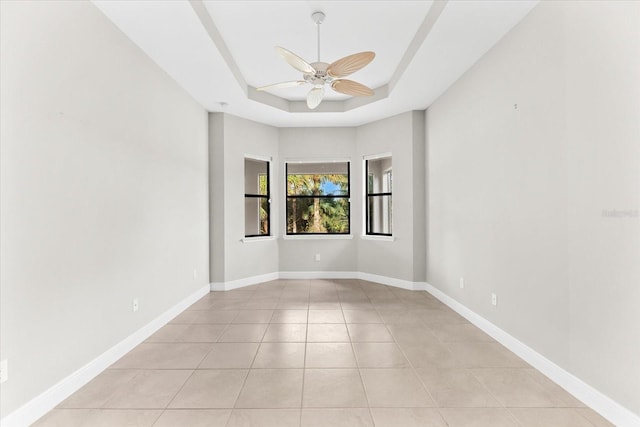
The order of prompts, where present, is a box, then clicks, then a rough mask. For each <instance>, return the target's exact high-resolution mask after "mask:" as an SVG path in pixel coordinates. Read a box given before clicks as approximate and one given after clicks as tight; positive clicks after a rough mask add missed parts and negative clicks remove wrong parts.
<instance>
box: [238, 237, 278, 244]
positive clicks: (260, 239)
mask: <svg viewBox="0 0 640 427" xmlns="http://www.w3.org/2000/svg"><path fill="white" fill-rule="evenodd" d="M270 240H276V238H275V236H256V237H243V238H242V239H240V241H241V242H242V243H254V242H266V241H270Z"/></svg>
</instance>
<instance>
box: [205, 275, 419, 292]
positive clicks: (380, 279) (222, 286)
mask: <svg viewBox="0 0 640 427" xmlns="http://www.w3.org/2000/svg"><path fill="white" fill-rule="evenodd" d="M276 279H299V280H313V279H360V280H367V281H369V282H375V283H380V284H382V285H388V286H394V287H396V288H401V289H408V290H412V291H423V290H425V289H426V286H427V284H426V283H425V282H411V281H408V280H403V279H396V278H394V277H387V276H379V275H377V274H370V273H363V272H360V271H281V272H279V273H269V274H263V275H260V276H253V277H247V278H245V279H239V280H233V281H230V282H214V283H211V290H212V291H229V290H232V289H238V288H242V287H244V286H250V285H255V284H257V283H263V282H268V281H270V280H276Z"/></svg>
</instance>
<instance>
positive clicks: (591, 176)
mask: <svg viewBox="0 0 640 427" xmlns="http://www.w3.org/2000/svg"><path fill="white" fill-rule="evenodd" d="M638 22H640V4H638V3H634V2H624V3H623V2H541V4H540V5H539V6H537V7H536V8H535V9H534V10H533V11H532V12H531V13H530V14H529V16H528V17H527V18H525V20H524V21H523V22H522V23H521V24H519V25H518V26H517V27H516V28H515V29H514V30H513V31H512V32H510V33H509V34H508V35H507V36H505V38H504V39H503V40H502V41H501V42H500V43H499V44H498V45H496V46H495V47H494V48H493V49H492V50H491V51H490V52H489V53H488V54H487V55H486V56H485V57H483V58H482V59H481V60H480V61H479V62H478V63H477V64H476V65H475V66H474V67H473V68H472V69H471V70H470V71H469V72H467V73H466V74H465V75H464V76H463V77H462V78H461V79H460V80H459V81H458V82H457V83H456V84H455V85H454V86H452V87H451V88H450V89H449V90H448V91H447V92H446V93H445V94H444V95H443V96H442V97H441V98H440V99H439V100H437V101H436V102H435V103H434V104H433V105H432V106H431V107H430V108H429V110H428V127H427V134H428V135H427V140H428V156H427V157H428V162H429V163H428V180H427V182H428V192H429V207H428V221H429V230H428V231H429V233H428V234H429V236H428V277H427V280H428V282H429V283H430V284H432V285H434V286H435V287H437V288H438V289H440V290H441V291H443V292H445V293H446V294H448V295H449V296H451V297H453V298H455V299H456V300H458V301H460V302H462V303H463V304H464V305H466V306H467V307H469V308H470V309H471V310H473V311H475V312H477V313H478V314H480V315H481V316H483V317H485V318H486V319H488V320H489V321H491V322H493V323H494V324H496V325H498V326H499V327H500V328H502V329H504V330H505V331H507V332H508V333H510V334H511V335H513V336H514V337H516V338H517V339H519V340H521V341H522V342H524V343H525V344H527V345H528V346H530V347H532V348H533V349H535V350H536V351H538V352H539V353H541V354H543V355H544V356H546V357H547V358H548V359H550V360H552V361H553V362H555V363H556V364H558V365H560V366H561V367H562V368H564V369H566V370H567V371H569V372H571V373H573V374H575V375H576V376H578V377H579V378H580V379H582V380H583V381H585V382H586V383H588V384H589V385H591V386H593V387H595V388H596V389H598V390H599V391H601V392H602V393H604V394H605V395H607V396H609V397H611V398H612V399H614V400H616V401H617V402H619V403H620V404H622V405H623V406H625V407H627V408H628V409H630V410H631V411H633V412H635V413H636V414H640V381H639V378H640V365H639V364H638V363H637V362H638V360H640V340H639V339H638V337H640V310H638V307H640V287H638V284H639V283H640V261H639V260H640V218H639V217H638V215H637V212H638V211H637V210H638V206H639V195H640V191H639V189H640V188H639V186H640V176H639V171H640V151H639V148H640V129H639V126H640V116H639V111H640V101H639V100H640V96H639V95H640V82H639V78H638V76H640V55H638V53H639V52H640V30H639V29H640V26H638ZM612 209H618V210H630V211H631V212H632V213H631V216H627V217H623V218H607V217H603V215H602V212H603V210H612ZM633 212H635V216H634V215H633ZM460 277H464V278H465V288H464V290H461V289H460V288H459V286H458V280H459V278H460ZM492 292H495V293H497V296H498V305H497V307H492V306H491V304H490V300H491V298H490V294H491V293H492Z"/></svg>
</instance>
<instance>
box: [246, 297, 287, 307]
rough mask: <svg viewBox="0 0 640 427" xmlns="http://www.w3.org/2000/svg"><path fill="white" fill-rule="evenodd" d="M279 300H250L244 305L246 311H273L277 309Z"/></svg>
mask: <svg viewBox="0 0 640 427" xmlns="http://www.w3.org/2000/svg"><path fill="white" fill-rule="evenodd" d="M278 301H279V298H251V299H250V300H249V301H247V302H246V303H245V305H244V308H245V309H247V310H258V309H262V310H273V309H275V308H277V307H278Z"/></svg>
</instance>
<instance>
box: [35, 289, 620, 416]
mask: <svg viewBox="0 0 640 427" xmlns="http://www.w3.org/2000/svg"><path fill="white" fill-rule="evenodd" d="M334 322H335V323H334ZM374 422H375V426H376V427H385V426H394V427H411V426H437V427H443V426H445V425H448V426H450V427H465V426H473V427H483V426H490V427H511V426H513V427H516V426H517V427H530V426H533V427H536V426H545V427H574V426H575V427H582V426H589V427H611V426H612V424H610V423H609V422H608V421H606V420H605V419H604V418H602V417H601V416H600V415H598V414H597V413H595V412H594V411H593V410H591V409H589V408H587V407H585V406H584V404H583V403H582V402H580V401H578V400H577V399H576V398H574V397H573V396H571V395H570V394H569V393H568V392H566V391H565V390H563V389H562V388H561V387H559V386H558V385H557V384H555V383H554V382H552V381H551V380H550V379H548V378H547V377H545V376H544V375H542V374H541V373H540V372H539V371H537V370H535V369H533V368H532V367H531V366H529V365H528V364H526V363H525V362H524V361H522V360H521V359H519V358H518V357H517V356H515V355H514V354H513V353H512V352H510V351H509V350H507V349H506V348H505V347H503V346H502V345H500V344H498V343H497V342H495V341H493V340H492V339H491V338H490V337H488V336H487V335H485V334H484V333H483V332H482V331H480V330H479V329H478V328H476V327H475V326H474V325H472V324H471V323H469V322H468V321H467V320H466V319H464V318H463V317H461V316H460V315H458V314H457V313H456V312H454V311H453V310H451V309H449V308H448V307H446V306H445V305H444V304H442V303H441V302H440V301H438V300H437V299H435V298H433V297H432V296H431V295H429V294H427V293H424V292H415V291H408V290H404V289H398V288H393V287H389V286H385V285H381V284H377V283H372V282H367V281H363V280H355V279H354V280H275V281H271V282H268V283H260V284H256V285H251V286H247V287H245V288H242V289H238V290H233V291H227V292H212V293H210V294H208V295H206V296H204V297H203V298H201V299H200V300H199V301H197V302H196V303H195V304H192V305H191V306H190V307H189V308H188V309H187V310H185V311H184V312H183V313H181V314H180V315H178V316H176V317H175V318H174V319H172V320H171V322H169V323H168V324H167V325H165V326H164V327H162V328H160V329H159V330H158V331H157V332H156V333H154V334H153V335H152V336H151V337H149V338H148V339H147V340H146V341H145V342H144V343H142V344H140V345H139V346H138V347H136V348H135V349H134V350H132V351H131V352H130V353H129V354H127V355H125V356H124V357H123V358H121V359H120V360H119V361H117V362H116V363H115V364H114V365H113V366H112V367H111V368H110V369H107V370H106V371H104V372H103V373H102V374H100V375H98V376H97V377H96V378H95V379H94V380H92V381H91V382H89V383H88V384H87V385H85V386H84V387H83V388H82V389H80V390H79V391H78V392H76V393H74V394H73V395H72V396H70V397H69V398H68V399H67V400H65V401H64V402H62V403H61V404H60V405H59V406H58V407H57V408H56V409H55V410H53V411H51V412H50V413H49V414H47V415H46V416H45V417H43V418H42V419H41V420H40V421H38V422H37V423H36V424H34V425H35V426H38V427H43V426H64V427H76V426H78V427H96V426H118V427H120V426H127V425H132V426H150V425H152V424H153V425H155V426H160V427H163V426H164V427H167V426H172V427H183V426H189V427H192V426H193V427H199V426H209V427H216V426H218V427H220V426H225V427H227V426H229V427H233V426H236V427H238V426H253V427H256V426H257V427H260V426H262V427H269V426H277V427H288V426H292V427H293V426H300V425H302V426H305V427H314V426H316V427H317V426H322V427H325V426H326V427H329V426H330V427H340V426H349V427H352V426H353V427H357V426H367V427H372V426H373V425H374ZM154 423H155V424H154Z"/></svg>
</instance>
